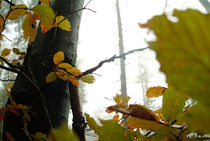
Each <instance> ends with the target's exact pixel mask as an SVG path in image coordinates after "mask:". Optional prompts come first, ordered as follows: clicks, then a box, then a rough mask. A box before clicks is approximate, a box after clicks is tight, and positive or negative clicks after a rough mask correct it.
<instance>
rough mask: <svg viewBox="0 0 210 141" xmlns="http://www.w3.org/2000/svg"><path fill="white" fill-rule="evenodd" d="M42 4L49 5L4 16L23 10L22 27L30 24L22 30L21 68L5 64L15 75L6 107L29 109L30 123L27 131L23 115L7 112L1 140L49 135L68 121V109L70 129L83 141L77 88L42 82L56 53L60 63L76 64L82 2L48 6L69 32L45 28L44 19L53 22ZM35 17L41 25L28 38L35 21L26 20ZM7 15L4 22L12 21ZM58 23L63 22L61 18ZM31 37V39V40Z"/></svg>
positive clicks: (56, 2) (60, 0) (59, 82)
mask: <svg viewBox="0 0 210 141" xmlns="http://www.w3.org/2000/svg"><path fill="white" fill-rule="evenodd" d="M6 2H8V4H10V6H11V7H12V6H15V5H14V4H13V3H12V2H9V1H6ZM43 3H44V4H43ZM46 3H49V1H44V0H42V1H41V2H39V4H38V5H37V6H35V7H34V8H33V9H32V12H30V10H31V9H27V7H25V6H24V5H22V6H20V5H19V7H15V8H13V9H12V10H10V11H11V12H10V14H8V15H9V16H10V15H12V12H18V10H25V11H23V12H22V15H24V14H26V13H27V14H26V18H25V20H24V23H23V28H24V24H28V23H29V24H30V25H27V26H29V27H25V28H26V29H25V30H24V32H28V34H29V35H28V36H29V44H28V47H27V54H26V56H25V59H24V63H23V65H22V66H21V67H17V66H15V65H12V64H9V63H8V65H9V66H10V67H11V71H13V72H16V73H17V74H18V76H17V78H16V81H15V83H14V86H13V87H12V90H11V97H12V98H10V99H9V100H8V102H7V104H12V102H13V101H15V102H16V103H17V104H22V105H26V106H29V107H31V109H30V111H32V112H31V113H29V115H30V124H28V125H27V131H26V130H25V129H26V127H25V126H26V125H24V122H25V121H24V120H23V119H25V118H24V117H25V116H26V114H24V113H21V115H19V116H17V115H15V114H14V113H10V112H7V113H6V114H5V119H4V129H3V130H4V131H3V140H8V136H5V135H6V134H7V133H9V134H11V135H12V136H13V137H14V138H15V139H16V140H24V141H27V140H30V138H29V137H28V136H27V132H29V133H30V134H35V133H36V132H42V133H44V134H49V132H50V130H51V128H53V127H58V126H60V125H61V124H62V123H63V122H68V115H69V109H70V107H71V109H72V112H73V128H74V130H75V131H76V133H77V134H78V135H79V137H80V139H81V140H85V138H84V127H85V121H84V118H83V116H82V113H81V111H80V103H79V99H78V90H77V86H74V85H72V84H71V83H70V82H69V81H63V80H61V79H56V80H55V81H54V82H52V83H46V80H45V78H46V76H47V74H48V73H49V72H50V71H52V69H53V68H55V67H54V63H53V55H54V54H55V53H56V52H58V51H63V52H65V59H64V61H65V62H67V63H69V64H71V65H72V66H74V65H75V63H76V56H77V55H76V51H77V41H78V31H79V25H80V19H81V13H82V10H83V9H84V7H83V4H84V0H54V1H51V7H52V9H53V10H54V13H55V15H56V16H64V17H66V18H67V19H68V20H69V21H70V22H71V31H70V29H69V30H68V31H66V30H62V29H60V28H58V27H55V28H49V26H48V25H47V24H48V23H47V22H48V20H54V16H55V15H54V13H53V11H51V10H50V9H49V8H48V6H47V4H46ZM40 5H42V6H40ZM17 9H18V10H17ZM35 14H36V16H38V17H39V19H40V21H41V26H44V27H42V28H39V29H38V31H37V34H36V37H33V36H35V35H32V34H33V33H32V32H35V28H36V22H35V20H34V23H33V21H30V20H31V19H32V18H37V17H36V16H34V17H33V15H35ZM20 15H21V14H20ZM20 15H19V16H20ZM9 16H7V18H5V19H4V23H5V22H6V20H9V19H12V18H11V17H10V18H9ZM27 18H28V19H27ZM26 20H28V21H26ZM62 20H63V21H64V20H65V18H64V19H62ZM63 21H60V22H63ZM30 22H31V23H30ZM58 24H59V23H58ZM47 26H48V27H47ZM47 28H49V29H50V30H49V31H48V32H45V31H44V30H48V29H47ZM33 29H34V30H33ZM27 30H29V31H27ZM41 30H42V31H41ZM42 32H45V33H42ZM34 34H35V33H34ZM25 36H27V35H26V33H24V37H25ZM33 38H35V39H34V40H33ZM70 104H71V106H70ZM25 120H27V119H25Z"/></svg>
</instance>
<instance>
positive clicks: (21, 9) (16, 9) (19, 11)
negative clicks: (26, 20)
mask: <svg viewBox="0 0 210 141" xmlns="http://www.w3.org/2000/svg"><path fill="white" fill-rule="evenodd" d="M27 11H28V8H27V6H26V5H25V4H19V5H15V6H12V8H11V11H9V12H8V13H7V14H6V15H8V14H9V16H8V17H7V18H8V19H9V20H16V19H18V18H19V17H20V16H24V15H26V14H27Z"/></svg>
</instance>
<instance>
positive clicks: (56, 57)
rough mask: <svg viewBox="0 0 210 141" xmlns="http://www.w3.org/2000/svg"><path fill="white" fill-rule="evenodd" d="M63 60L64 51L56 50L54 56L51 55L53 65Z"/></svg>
mask: <svg viewBox="0 0 210 141" xmlns="http://www.w3.org/2000/svg"><path fill="white" fill-rule="evenodd" d="M63 60H64V53H63V51H58V52H57V53H56V54H55V55H54V56H53V62H54V64H55V65H57V64H59V63H60V62H62V61H63Z"/></svg>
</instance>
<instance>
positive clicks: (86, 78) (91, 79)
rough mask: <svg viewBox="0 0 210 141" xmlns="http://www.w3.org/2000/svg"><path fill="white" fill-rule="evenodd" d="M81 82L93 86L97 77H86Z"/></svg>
mask: <svg viewBox="0 0 210 141" xmlns="http://www.w3.org/2000/svg"><path fill="white" fill-rule="evenodd" d="M81 80H82V81H83V82H85V83H88V84H92V83H94V81H95V77H94V76H93V75H85V76H83V77H82V78H81Z"/></svg>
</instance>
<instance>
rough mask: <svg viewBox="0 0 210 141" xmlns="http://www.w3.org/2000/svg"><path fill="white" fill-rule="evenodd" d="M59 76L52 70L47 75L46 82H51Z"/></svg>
mask: <svg viewBox="0 0 210 141" xmlns="http://www.w3.org/2000/svg"><path fill="white" fill-rule="evenodd" d="M56 78H57V74H56V73H55V72H50V73H49V74H48V75H47V77H46V83H50V82H53V81H55V80H56Z"/></svg>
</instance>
